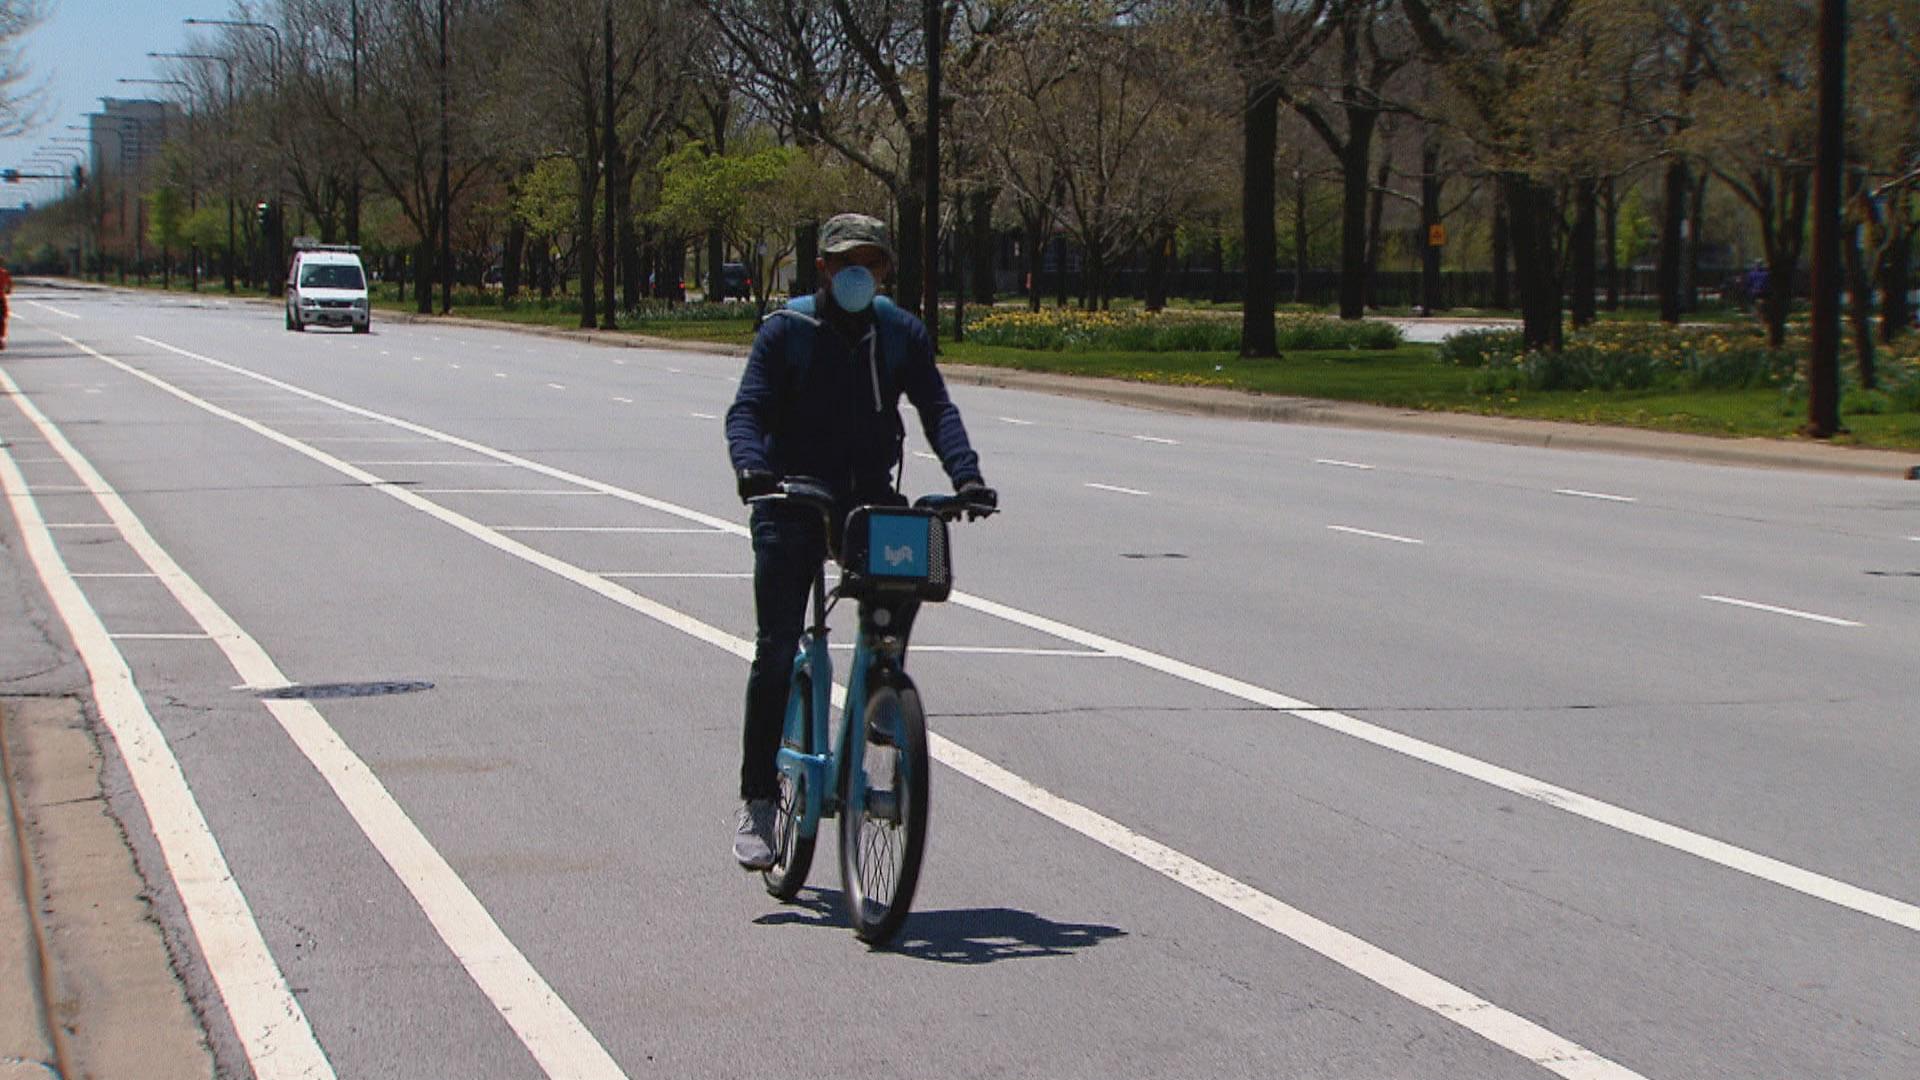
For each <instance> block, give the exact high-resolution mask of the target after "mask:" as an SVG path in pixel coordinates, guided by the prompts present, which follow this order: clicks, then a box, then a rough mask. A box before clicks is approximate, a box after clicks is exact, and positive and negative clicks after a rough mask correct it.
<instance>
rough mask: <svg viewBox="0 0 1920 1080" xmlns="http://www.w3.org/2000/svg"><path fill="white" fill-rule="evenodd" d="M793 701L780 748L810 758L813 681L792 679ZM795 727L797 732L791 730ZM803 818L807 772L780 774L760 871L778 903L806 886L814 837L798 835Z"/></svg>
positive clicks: (803, 677) (802, 677)
mask: <svg viewBox="0 0 1920 1080" xmlns="http://www.w3.org/2000/svg"><path fill="white" fill-rule="evenodd" d="M792 694H793V698H792V699H790V704H791V703H792V702H793V701H796V700H797V702H798V708H799V713H798V715H797V716H795V715H793V713H792V710H791V708H790V709H789V715H788V720H789V725H788V729H787V731H786V733H785V734H784V735H782V736H781V739H780V745H781V746H783V747H787V748H789V749H793V750H798V751H799V752H801V753H803V754H811V753H813V752H814V750H813V679H812V677H811V676H809V675H808V674H806V673H805V672H801V673H799V674H797V675H795V676H794V680H793V690H792ZM796 724H797V726H798V730H797V731H796V730H794V727H795V725H796ZM806 814H807V770H805V769H795V770H794V771H793V773H792V775H788V774H787V773H785V772H782V773H781V774H780V802H779V806H778V808H777V809H776V810H775V812H774V816H773V866H772V867H770V868H768V869H767V870H764V871H761V874H760V879H761V880H762V881H764V882H765V883H766V886H767V891H768V892H769V893H772V894H773V895H774V896H775V897H777V898H779V899H781V900H792V899H793V898H794V897H796V896H799V895H800V889H801V887H802V886H804V885H805V884H806V883H807V871H808V870H811V869H812V868H813V844H814V841H815V840H816V839H818V834H815V835H814V836H802V835H800V820H801V819H802V818H804V817H805V816H806Z"/></svg>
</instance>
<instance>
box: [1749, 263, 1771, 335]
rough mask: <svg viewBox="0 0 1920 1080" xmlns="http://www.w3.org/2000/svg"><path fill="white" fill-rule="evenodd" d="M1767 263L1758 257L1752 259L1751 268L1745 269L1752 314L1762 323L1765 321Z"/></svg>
mask: <svg viewBox="0 0 1920 1080" xmlns="http://www.w3.org/2000/svg"><path fill="white" fill-rule="evenodd" d="M1768 282H1769V278H1768V277H1767V264H1766V263H1764V262H1762V261H1761V260H1759V259H1755V260H1753V267H1752V269H1750V270H1748V271H1747V282H1746V284H1747V298H1748V299H1749V300H1750V301H1751V302H1752V304H1753V316H1754V318H1756V319H1759V320H1760V321H1761V322H1762V323H1765V322H1766V321H1767V285H1768Z"/></svg>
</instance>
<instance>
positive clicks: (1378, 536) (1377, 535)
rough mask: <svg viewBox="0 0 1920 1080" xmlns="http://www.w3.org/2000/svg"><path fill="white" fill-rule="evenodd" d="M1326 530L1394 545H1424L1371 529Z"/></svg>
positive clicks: (1346, 528)
mask: <svg viewBox="0 0 1920 1080" xmlns="http://www.w3.org/2000/svg"><path fill="white" fill-rule="evenodd" d="M1327 528H1328V529H1331V530H1332V531H1334V532H1340V533H1352V534H1353V535H1355V536H1370V537H1372V538H1373V539H1375V540H1391V541H1393V542H1394V543H1396V544H1424V543H1426V541H1425V540H1415V539H1414V538H1413V537H1411V536H1395V535H1394V534H1392V533H1383V532H1374V531H1373V530H1372V529H1356V528H1354V527H1353V526H1351V525H1329V526H1327Z"/></svg>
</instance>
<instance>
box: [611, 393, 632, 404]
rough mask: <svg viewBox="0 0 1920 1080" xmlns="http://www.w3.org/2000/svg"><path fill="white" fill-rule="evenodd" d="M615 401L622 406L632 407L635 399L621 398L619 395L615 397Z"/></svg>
mask: <svg viewBox="0 0 1920 1080" xmlns="http://www.w3.org/2000/svg"><path fill="white" fill-rule="evenodd" d="M613 400H615V401H617V402H619V403H620V404H622V405H631V404H633V399H632V398H630V397H620V396H619V395H617V394H616V395H614V399H613Z"/></svg>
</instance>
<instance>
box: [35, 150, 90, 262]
mask: <svg viewBox="0 0 1920 1080" xmlns="http://www.w3.org/2000/svg"><path fill="white" fill-rule="evenodd" d="M39 153H41V154H45V155H47V156H48V157H52V158H58V159H59V161H60V167H61V168H63V169H65V170H66V175H67V183H68V185H69V188H68V190H69V191H70V192H71V193H72V194H74V195H76V196H78V195H81V192H80V176H79V169H80V167H81V162H83V161H85V160H86V154H85V153H84V152H82V151H81V150H80V148H79V147H75V146H47V147H43V148H42V149H41V150H40V151H39ZM69 154H71V155H73V156H72V157H67V156H66V155H69ZM80 209H81V211H82V212H83V215H84V211H85V210H86V205H85V202H84V197H83V199H82V202H81V204H80ZM85 243H86V219H85V217H84V216H82V218H81V220H80V230H79V233H78V235H77V236H76V237H75V239H74V245H73V264H72V272H73V276H74V277H80V276H81V275H82V274H83V273H84V272H85V268H86V266H85V258H84V251H83V250H82V248H83V245H84V244H85Z"/></svg>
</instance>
